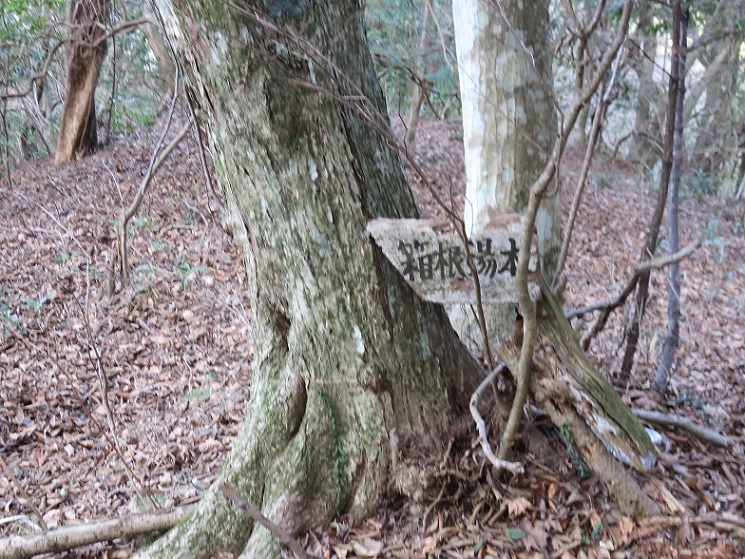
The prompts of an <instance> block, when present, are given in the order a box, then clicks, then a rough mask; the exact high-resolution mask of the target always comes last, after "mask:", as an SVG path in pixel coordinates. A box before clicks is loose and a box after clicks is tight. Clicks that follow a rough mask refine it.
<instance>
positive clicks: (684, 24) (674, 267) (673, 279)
mask: <svg viewBox="0 0 745 559" xmlns="http://www.w3.org/2000/svg"><path fill="white" fill-rule="evenodd" d="M688 15H689V12H688V8H686V9H685V11H684V12H683V14H682V16H681V21H680V54H679V58H678V67H679V70H678V76H679V81H678V84H679V85H678V101H677V107H676V109H677V110H676V111H675V121H676V122H675V138H674V140H673V168H672V176H671V185H670V205H669V206H668V209H667V222H668V223H667V226H668V234H667V243H668V245H669V252H670V254H675V253H676V252H678V250H679V249H680V236H679V232H678V213H679V209H678V192H679V190H680V175H681V166H682V162H683V109H684V102H685V75H686V52H687V38H688ZM667 297H668V303H667V305H668V306H667V320H668V323H667V336H666V337H665V344H664V346H663V348H662V356H661V358H660V363H659V365H658V367H657V373H656V374H655V378H654V384H655V388H656V389H657V390H658V391H659V392H661V393H664V392H665V390H666V389H667V383H668V380H669V378H670V369H671V368H672V365H673V357H674V356H675V349H676V348H677V347H678V332H679V327H680V262H674V263H673V264H671V265H670V283H669V285H668V289H667Z"/></svg>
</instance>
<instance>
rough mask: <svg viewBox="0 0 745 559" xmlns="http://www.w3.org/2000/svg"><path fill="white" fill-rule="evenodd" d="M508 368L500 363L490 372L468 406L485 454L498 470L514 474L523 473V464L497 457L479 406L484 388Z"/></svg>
mask: <svg viewBox="0 0 745 559" xmlns="http://www.w3.org/2000/svg"><path fill="white" fill-rule="evenodd" d="M506 368H507V366H506V365H505V364H504V363H502V364H500V365H499V367H497V368H496V369H494V370H493V371H492V372H491V373H490V374H489V376H488V377H486V378H485V379H484V380H483V382H482V383H481V384H480V385H479V387H478V388H477V389H476V391H475V392H474V393H473V395H472V396H471V402H470V404H469V406H468V407H469V409H470V410H471V416H472V417H473V420H474V421H475V422H476V428H477V429H478V431H479V442H480V443H481V448H482V450H483V451H484V456H486V458H487V459H488V460H489V462H491V463H492V465H493V466H494V467H495V468H496V469H497V470H507V471H509V472H511V473H512V474H514V475H517V474H521V473H523V471H524V468H523V465H522V464H521V463H520V462H508V461H507V460H501V459H499V458H497V456H496V455H495V454H494V451H493V450H492V448H491V445H490V444H489V433H487V429H486V424H485V423H484V419H483V418H482V417H481V414H480V413H479V407H478V405H479V398H481V395H482V394H483V393H484V390H486V388H487V387H488V386H490V385H491V384H492V383H493V382H494V379H495V378H497V376H498V375H500V374H501V373H502V372H503V371H504V370H505V369H506Z"/></svg>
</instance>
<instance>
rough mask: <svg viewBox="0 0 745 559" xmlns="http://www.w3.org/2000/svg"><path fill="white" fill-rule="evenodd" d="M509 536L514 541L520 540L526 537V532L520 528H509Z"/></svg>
mask: <svg viewBox="0 0 745 559" xmlns="http://www.w3.org/2000/svg"><path fill="white" fill-rule="evenodd" d="M507 537H508V538H510V539H511V540H512V541H513V542H519V541H520V540H522V539H523V538H524V537H525V532H524V531H522V530H521V529H520V528H507Z"/></svg>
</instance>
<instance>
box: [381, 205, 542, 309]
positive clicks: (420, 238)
mask: <svg viewBox="0 0 745 559" xmlns="http://www.w3.org/2000/svg"><path fill="white" fill-rule="evenodd" d="M367 230H368V232H369V233H370V234H371V235H372V236H373V238H374V239H375V242H376V243H377V244H378V246H380V248H381V249H382V250H383V254H385V256H386V257H387V258H388V260H390V261H391V263H392V264H393V265H394V266H395V267H396V269H397V270H398V271H399V273H400V274H401V275H402V276H403V277H404V279H406V281H407V282H408V284H409V285H410V286H411V287H412V288H413V289H414V290H415V291H416V292H417V293H418V294H419V296H420V297H422V299H425V300H427V301H432V302H435V303H465V304H468V303H476V284H475V282H474V279H473V277H472V275H471V272H470V269H469V266H468V263H467V260H466V259H467V256H468V255H470V256H471V258H472V259H473V263H474V266H475V267H476V271H477V273H478V278H479V283H480V287H481V300H482V301H483V302H484V303H514V302H517V291H516V282H515V274H516V271H517V260H518V258H519V246H520V240H521V238H522V229H521V223H520V216H519V215H505V216H500V218H499V220H498V221H496V222H494V223H492V224H491V225H490V226H489V227H487V228H485V229H483V230H482V231H481V232H480V233H479V234H478V235H477V236H475V237H474V238H472V239H469V241H468V243H467V245H464V243H463V241H462V239H461V238H460V237H459V236H458V235H457V234H456V233H454V232H449V231H446V224H443V223H440V222H436V221H432V220H423V219H375V220H372V221H370V222H368V225H367ZM538 262H539V259H538V245H537V242H534V243H533V247H532V250H531V254H530V266H529V269H530V277H529V282H530V283H529V286H528V288H529V291H530V293H531V296H533V297H534V298H535V297H537V296H538V293H539V292H540V274H539V272H538Z"/></svg>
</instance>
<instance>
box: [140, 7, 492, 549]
mask: <svg viewBox="0 0 745 559" xmlns="http://www.w3.org/2000/svg"><path fill="white" fill-rule="evenodd" d="M157 2H158V6H159V8H160V9H161V14H162V15H163V16H164V19H168V21H166V29H168V30H169V34H170V36H171V39H172V40H173V41H174V43H175V44H176V45H177V46H178V51H179V59H180V63H181V65H182V66H183V67H184V69H185V74H186V78H187V80H188V83H189V86H190V88H191V89H192V90H193V91H194V92H196V95H197V97H198V102H199V114H200V117H201V119H202V121H203V124H204V125H205V126H206V128H207V130H208V135H209V138H210V143H211V148H212V152H213V153H214V154H215V156H216V158H217V159H218V163H219V164H218V165H216V168H217V169H218V171H219V180H220V183H221V186H222V189H223V191H224V192H225V194H226V198H227V207H228V208H229V209H230V216H229V221H230V223H232V224H233V226H234V227H235V228H236V229H237V232H238V233H239V234H240V235H241V236H242V238H244V239H245V242H244V244H245V245H246V247H247V254H246V261H247V272H248V276H249V279H250V282H249V284H250V289H251V294H252V310H253V317H254V321H253V324H252V326H253V338H254V345H255V355H254V359H253V363H252V367H253V378H252V385H251V397H250V401H249V404H248V410H247V414H246V420H245V424H244V427H243V430H242V432H241V434H240V435H239V437H238V439H237V440H236V443H235V447H234V450H233V452H232V453H231V456H230V457H229V458H228V461H227V463H226V465H225V467H224V468H223V470H222V472H221V474H220V476H219V479H218V483H220V482H225V483H228V484H229V485H231V486H232V487H234V488H235V489H236V490H237V491H238V492H239V493H240V494H241V495H243V496H244V497H245V498H246V499H247V500H248V501H250V502H251V503H252V504H254V505H256V506H257V507H259V508H260V509H261V510H262V511H263V513H264V514H265V515H266V516H267V517H269V518H270V519H272V520H273V521H274V522H277V523H279V524H280V525H282V526H283V527H284V528H286V529H288V530H289V531H290V532H291V533H298V532H301V531H303V530H307V529H309V528H311V527H313V526H316V525H319V524H322V523H324V522H328V521H329V520H330V519H331V518H332V517H333V516H334V515H336V514H339V513H347V514H350V515H353V516H355V515H364V514H367V513H369V512H370V511H371V510H372V509H373V508H374V507H375V506H376V505H377V503H378V502H379V499H380V498H381V496H382V495H383V493H384V491H385V490H386V489H387V485H388V480H389V479H390V476H391V471H390V468H391V464H392V458H391V451H390V448H391V445H390V441H389V434H390V433H391V432H394V431H395V432H396V433H397V434H398V435H397V436H399V437H401V438H402V439H403V440H404V441H406V440H408V439H416V440H417V442H418V444H419V445H421V446H430V447H432V448H436V447H437V446H438V445H440V444H441V443H442V439H443V438H444V436H443V434H444V432H445V429H446V428H447V426H448V421H449V419H450V418H451V417H452V416H453V415H454V414H456V413H458V412H459V411H461V410H462V409H464V408H465V406H466V401H465V400H466V398H467V396H468V395H469V394H470V389H471V388H473V387H474V386H475V383H476V381H477V378H478V376H479V368H478V366H477V365H476V364H475V363H474V361H473V360H472V359H471V357H470V356H469V355H468V354H467V352H465V350H464V349H463V348H462V347H461V346H460V344H459V343H458V341H457V336H455V334H454V333H453V332H452V330H451V329H450V328H449V325H448V321H447V317H446V316H445V314H444V312H443V310H442V309H441V308H439V307H437V306H434V305H431V304H427V303H423V302H421V301H419V300H418V299H417V297H416V296H415V295H414V294H413V293H412V292H411V291H410V289H409V288H408V287H407V286H406V285H405V283H404V282H403V280H402V279H401V278H399V277H398V276H397V274H396V272H395V271H394V270H393V268H392V267H391V266H390V265H389V264H388V263H387V262H386V261H385V258H384V257H382V255H381V254H380V252H379V249H378V248H377V247H376V246H375V245H374V243H372V242H371V241H370V239H369V238H368V235H367V233H366V230H365V227H366V224H367V221H368V220H369V219H371V218H375V217H415V216H416V208H415V206H414V203H413V198H412V196H411V193H410V191H409V190H408V188H407V186H406V184H405V180H404V176H403V172H402V169H401V164H400V161H399V158H398V155H397V153H396V152H395V151H394V150H392V149H391V148H390V147H389V145H388V143H387V142H386V139H385V138H384V137H383V135H382V134H381V131H384V130H387V128H388V122H387V117H386V110H385V106H384V102H383V99H382V94H381V91H380V88H379V85H378V84H377V80H376V77H375V74H374V71H373V66H372V60H371V57H370V54H369V51H368V50H367V45H366V40H365V34H364V27H363V24H362V14H361V9H360V6H359V5H358V4H357V3H355V2H347V1H345V0H336V1H329V2H324V3H303V2H293V3H287V2H286V3H282V5H283V6H285V7H287V6H289V7H291V8H292V9H289V8H288V9H284V8H283V9H282V10H280V12H281V13H274V12H276V10H274V11H272V10H267V9H265V6H264V4H263V3H262V2H245V3H242V4H240V6H238V5H232V4H230V3H215V2H212V1H209V0H174V2H173V4H171V3H170V2H169V1H168V0H157ZM273 5H274V6H275V7H276V6H279V3H274V4H273ZM300 12H301V13H300ZM169 16H170V19H169ZM246 359H248V356H246ZM219 549H226V550H228V551H231V552H234V553H240V552H241V551H242V553H243V556H246V557H272V556H276V555H277V554H278V549H279V548H278V547H277V543H276V542H275V541H274V540H273V538H272V536H271V535H270V534H268V533H267V532H266V531H264V530H263V529H254V527H253V525H252V523H251V522H250V521H249V520H248V519H247V518H245V517H242V516H241V513H240V511H239V510H238V509H237V508H235V507H234V506H232V505H231V504H230V503H229V502H228V501H227V499H226V498H225V497H224V496H223V495H222V494H221V492H219V491H217V490H216V489H214V488H213V489H211V490H210V491H209V492H208V493H207V495H206V496H205V497H204V499H203V500H202V501H201V502H200V504H199V505H198V507H197V510H196V512H195V513H194V514H193V515H192V517H191V518H190V519H188V520H187V521H186V522H185V523H183V524H182V525H180V526H178V527H177V528H175V529H174V530H173V531H172V532H171V533H169V534H167V535H166V536H164V537H163V538H162V539H161V540H160V541H159V542H156V544H154V546H153V547H152V548H150V549H149V550H148V551H147V552H145V554H144V556H150V557H173V556H178V553H180V552H184V553H186V554H187V555H188V556H189V557H201V556H206V555H209V554H214V553H215V552H216V551H218V550H219Z"/></svg>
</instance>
